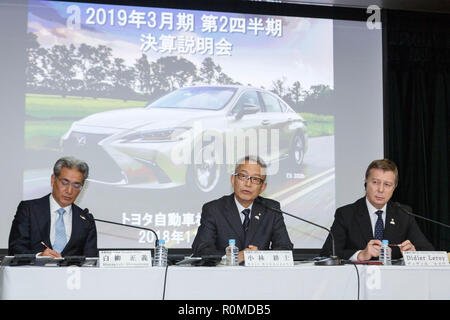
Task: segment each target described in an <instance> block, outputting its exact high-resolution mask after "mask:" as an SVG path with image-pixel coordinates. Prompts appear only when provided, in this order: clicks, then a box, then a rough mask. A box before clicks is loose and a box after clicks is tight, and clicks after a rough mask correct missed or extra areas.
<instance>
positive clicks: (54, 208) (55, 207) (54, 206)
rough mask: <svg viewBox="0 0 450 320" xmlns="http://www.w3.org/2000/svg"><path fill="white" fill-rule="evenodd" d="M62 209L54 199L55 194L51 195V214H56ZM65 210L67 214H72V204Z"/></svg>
mask: <svg viewBox="0 0 450 320" xmlns="http://www.w3.org/2000/svg"><path fill="white" fill-rule="evenodd" d="M60 208H61V206H60V205H59V204H58V202H56V200H55V198H53V194H50V212H51V213H54V212H56V211H57V210H59V209H60ZM63 209H64V210H66V213H68V214H70V213H71V212H72V205H71V204H70V205H68V206H67V207H65V208H63Z"/></svg>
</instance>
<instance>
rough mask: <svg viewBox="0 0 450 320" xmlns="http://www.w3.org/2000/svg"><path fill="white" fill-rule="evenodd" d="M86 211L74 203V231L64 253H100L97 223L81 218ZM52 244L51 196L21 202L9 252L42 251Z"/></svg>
mask: <svg viewBox="0 0 450 320" xmlns="http://www.w3.org/2000/svg"><path fill="white" fill-rule="evenodd" d="M81 213H82V210H81V208H80V207H78V206H77V205H75V204H72V233H71V237H70V239H69V240H68V241H67V244H66V246H65V248H64V250H63V251H62V252H61V255H62V256H87V257H96V256H98V251H97V230H96V228H95V223H94V222H91V221H87V220H83V219H81V218H80V214H81ZM41 241H43V242H44V243H45V244H46V245H47V246H48V247H49V248H52V247H51V243H50V195H46V196H45V197H42V198H40V199H35V200H28V201H22V202H20V204H19V206H18V207H17V213H16V215H15V217H14V220H13V223H12V227H11V232H10V234H9V245H8V254H9V255H15V254H24V253H34V254H36V253H39V252H43V251H44V250H45V247H44V246H43V245H42V244H41Z"/></svg>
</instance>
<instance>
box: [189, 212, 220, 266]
mask: <svg viewBox="0 0 450 320" xmlns="http://www.w3.org/2000/svg"><path fill="white" fill-rule="evenodd" d="M216 238H217V223H216V220H215V218H214V212H213V210H212V206H210V205H208V204H205V205H203V207H202V215H201V219H200V226H199V227H198V230H197V235H196V236H195V239H194V242H193V243H192V253H193V255H194V256H196V257H199V256H202V255H223V254H225V253H224V252H221V251H219V250H217V248H216Z"/></svg>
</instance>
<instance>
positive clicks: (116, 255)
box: [98, 250, 152, 268]
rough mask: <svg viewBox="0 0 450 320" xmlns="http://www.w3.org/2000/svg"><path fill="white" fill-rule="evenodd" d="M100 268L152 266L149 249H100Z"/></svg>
mask: <svg viewBox="0 0 450 320" xmlns="http://www.w3.org/2000/svg"><path fill="white" fill-rule="evenodd" d="M98 262H99V266H100V268H130V267H131V268H132V267H140V268H149V267H151V266H152V252H151V251H150V250H124V251H121V250H101V251H99V258H98Z"/></svg>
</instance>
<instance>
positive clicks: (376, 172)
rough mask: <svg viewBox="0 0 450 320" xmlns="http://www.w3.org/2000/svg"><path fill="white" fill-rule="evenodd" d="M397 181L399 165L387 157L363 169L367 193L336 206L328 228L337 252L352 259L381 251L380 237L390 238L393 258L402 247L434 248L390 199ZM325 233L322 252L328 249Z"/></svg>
mask: <svg viewBox="0 0 450 320" xmlns="http://www.w3.org/2000/svg"><path fill="white" fill-rule="evenodd" d="M397 184H398V169H397V166H396V165H395V163H394V162H392V161H390V160H388V159H382V160H374V161H372V163H371V164H370V165H369V167H368V168H367V170H366V180H365V188H366V196H365V197H363V198H361V199H359V200H357V201H356V202H355V203H353V204H349V205H346V206H343V207H341V208H338V209H337V210H336V213H335V220H334V222H333V225H332V227H331V232H332V233H333V235H334V238H335V251H336V255H337V256H338V257H340V258H343V259H349V260H352V261H364V260H370V259H372V258H377V257H379V255H380V248H381V240H389V243H390V244H397V245H399V246H398V247H391V248H393V250H392V258H393V259H399V258H401V257H402V253H401V252H402V251H415V250H431V251H432V250H434V248H433V246H432V245H431V244H430V242H428V240H427V239H426V238H425V236H424V235H423V233H422V232H421V231H420V229H419V227H418V225H417V223H416V221H415V219H414V218H413V217H412V216H410V215H408V214H406V213H405V212H403V211H402V210H401V209H400V208H398V207H397V205H395V204H394V203H392V202H391V201H390V199H391V197H392V194H393V193H394V190H395V188H396V187H397ZM331 246H332V244H331V238H330V236H328V238H327V240H326V241H325V244H324V246H323V248H322V252H321V255H322V256H328V255H330V253H331Z"/></svg>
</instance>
